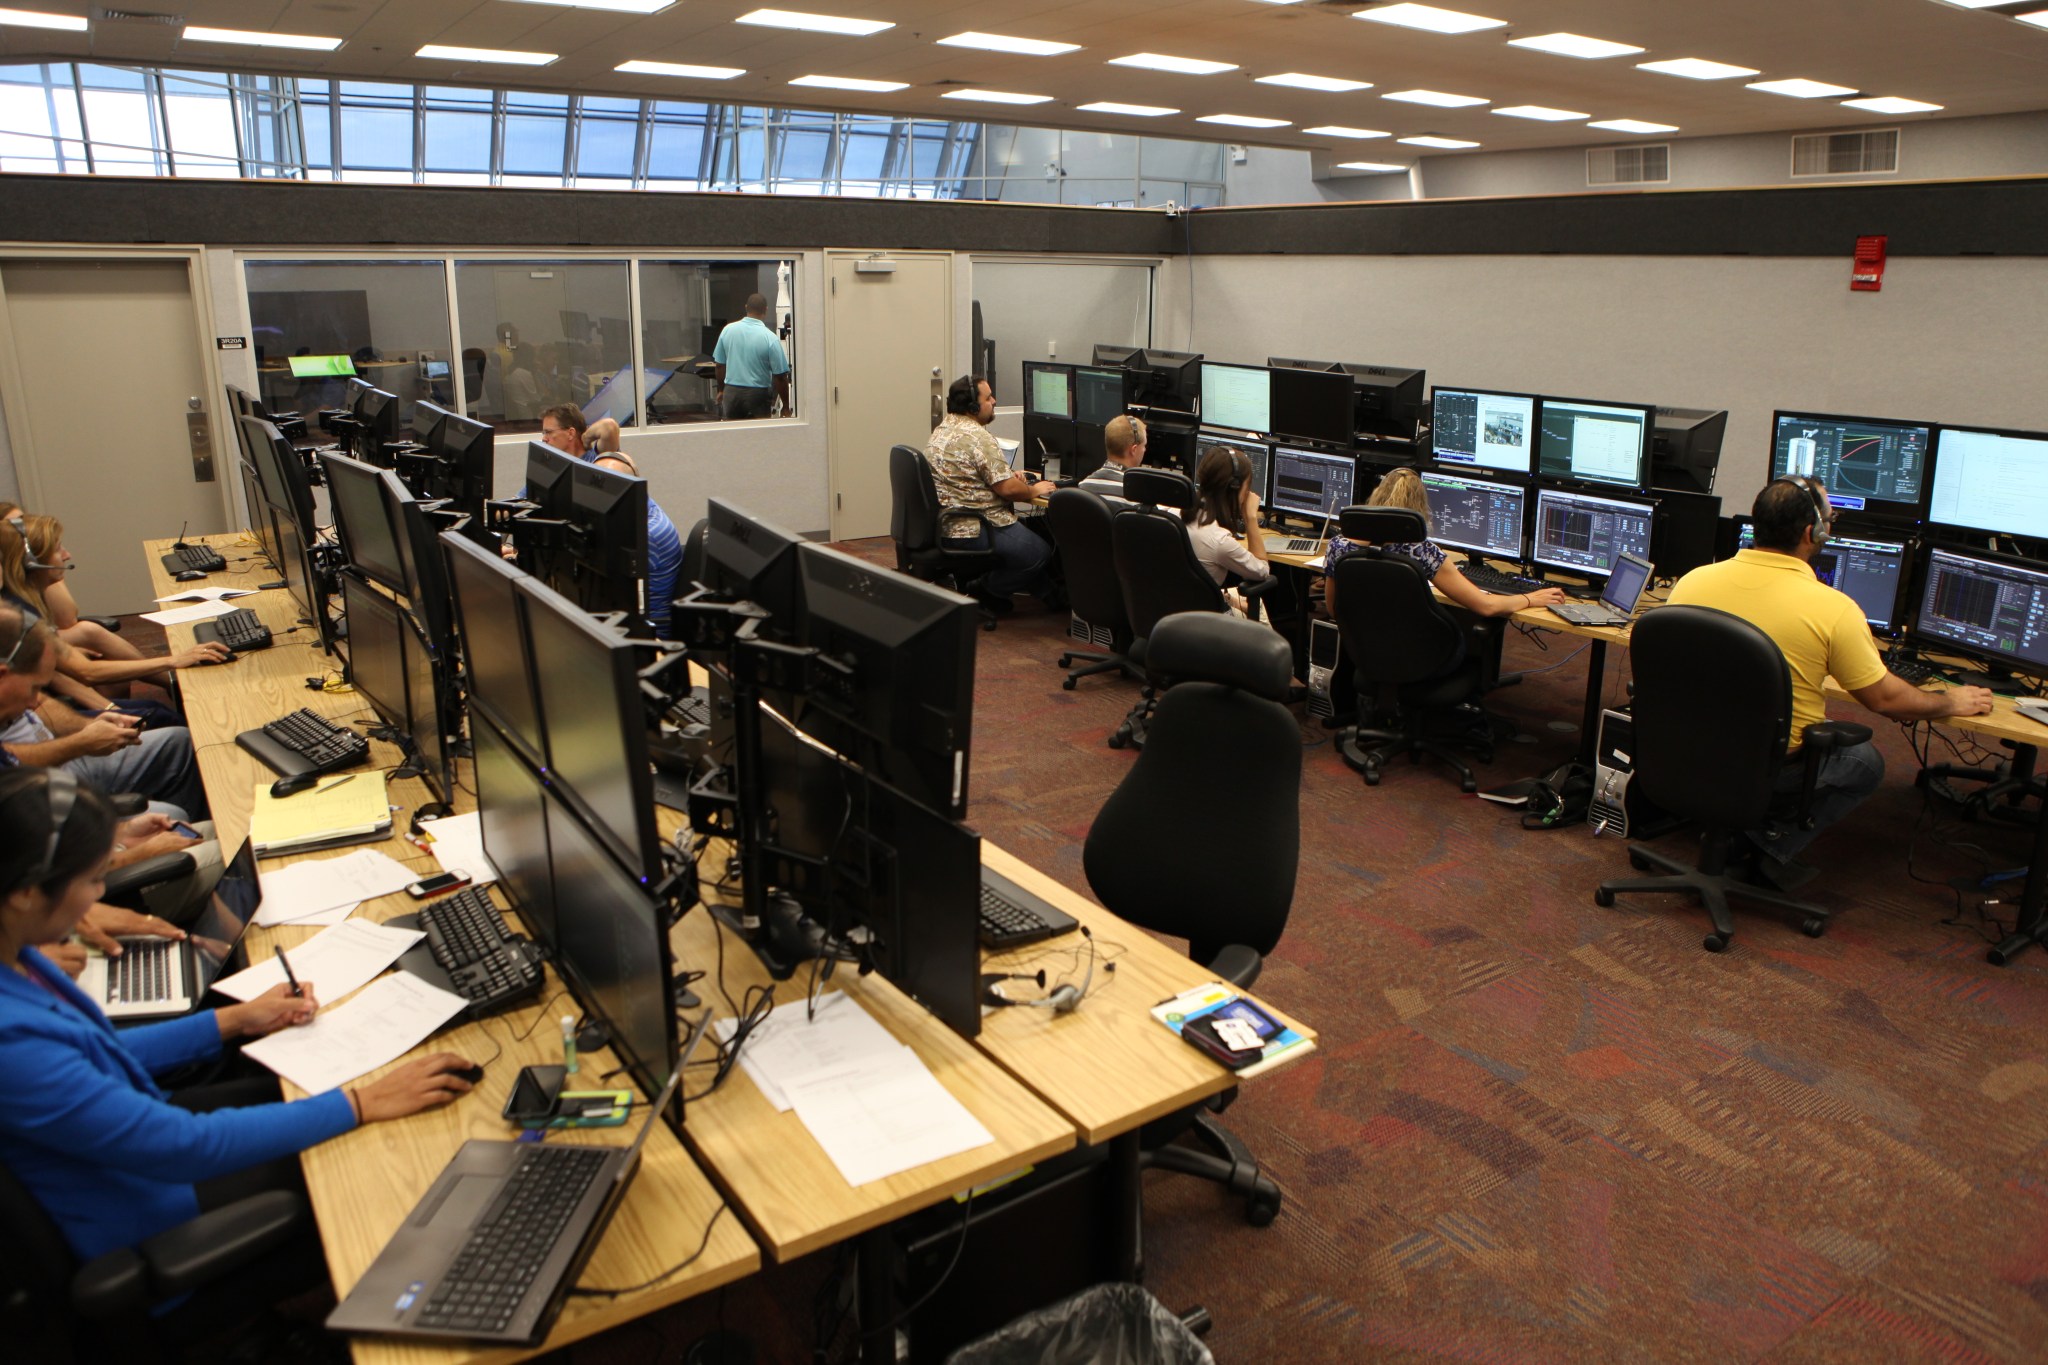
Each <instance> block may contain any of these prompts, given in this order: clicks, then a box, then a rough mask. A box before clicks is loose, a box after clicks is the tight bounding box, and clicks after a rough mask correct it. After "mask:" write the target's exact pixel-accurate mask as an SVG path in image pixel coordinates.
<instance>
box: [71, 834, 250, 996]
mask: <svg viewBox="0 0 2048 1365" xmlns="http://www.w3.org/2000/svg"><path fill="white" fill-rule="evenodd" d="M212 875H213V880H212V883H211V884H210V885H209V884H207V883H206V881H205V878H204V877H203V876H201V877H199V878H198V879H196V880H195V882H194V885H193V888H192V890H193V893H194V896H195V898H201V899H203V901H204V908H202V909H201V910H200V912H199V915H198V916H197V918H195V919H194V920H193V921H192V922H191V923H190V924H187V925H186V926H185V933H186V938H185V940H184V941H183V942H172V941H171V940H170V939H165V938H122V939H119V940H117V941H118V942H119V943H120V945H121V956H119V957H104V956H102V955H100V954H99V953H94V954H92V955H91V956H90V957H88V958H86V960H85V970H84V971H82V972H80V973H79V974H78V988H79V989H80V990H82V991H84V992H85V993H86V994H87V995H89V996H91V997H92V998H93V999H94V1000H95V1001H97V1002H98V1004H99V1007H100V1008H101V1009H103V1010H105V1011H106V1014H107V1017H108V1018H109V1019H111V1020H113V1021H114V1022H115V1023H116V1024H148V1023H155V1022H157V1021H160V1020H164V1019H176V1018H179V1017H180V1016H182V1015H186V1014H190V1013H191V1012H192V1011H193V1010H194V1009H197V1008H198V1006H199V1002H200V1001H201V1000H202V999H204V998H205V996H206V992H207V991H208V990H209V989H211V988H212V986H213V983H214V980H215V978H217V977H219V976H220V974H221V972H222V971H223V970H224V969H225V968H226V967H227V965H228V963H229V961H230V960H232V959H233V958H234V956H235V953H236V950H237V949H238V948H239V947H240V946H241V941H242V935H243V934H244V933H246V932H248V929H249V926H250V925H251V924H253V923H254V922H255V920H256V907H257V906H258V905H260V904H262V902H263V887H262V884H261V883H260V882H259V881H258V880H257V878H256V854H255V851H254V850H253V849H252V848H251V847H250V846H249V841H248V840H247V839H244V840H242V847H241V849H240V850H239V851H238V852H237V853H236V854H235V856H234V857H233V858H231V859H229V860H228V861H227V862H225V863H223V864H221V865H220V867H219V868H217V869H215V870H214V872H213V874H212Z"/></svg>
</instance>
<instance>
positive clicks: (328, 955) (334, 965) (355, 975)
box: [213, 919, 426, 1000]
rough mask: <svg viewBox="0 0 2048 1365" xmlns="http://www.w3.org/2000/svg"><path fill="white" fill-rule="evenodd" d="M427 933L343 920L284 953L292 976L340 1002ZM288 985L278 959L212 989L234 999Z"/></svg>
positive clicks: (227, 978)
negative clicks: (290, 964) (288, 959)
mask: <svg viewBox="0 0 2048 1365" xmlns="http://www.w3.org/2000/svg"><path fill="white" fill-rule="evenodd" d="M425 937H426V935H425V934H423V933H421V932H420V931H419V930H417V929H393V928H390V927H388V926H386V925H382V924H372V923H371V922H370V921H368V920H365V919H352V920H344V921H343V922H342V923H340V924H337V925H335V926H333V927H332V928H330V929H322V930H321V931H320V932H319V933H318V934H315V935H314V936H313V937H312V938H309V939H307V940H306V941H305V942H304V943H302V944H300V945H299V946H298V947H296V948H290V949H287V950H286V952H285V955H286V956H287V957H289V958H290V959H291V960H292V975H293V976H295V977H297V978H298V979H299V980H300V981H301V982H302V983H305V984H309V985H311V986H312V987H313V988H314V991H315V992H316V993H317V994H318V995H319V997H320V998H321V999H323V1000H339V999H341V998H342V997H343V996H345V995H347V994H349V993H350V992H351V991H354V990H357V989H358V988H360V987H361V986H362V985H363V984H364V983H366V982H368V981H370V980H371V979H373V978H374V977H375V976H376V975H377V973H379V972H381V971H383V970H384V969H385V968H386V967H389V966H390V965H391V964H392V963H394V962H396V961H398V958H399V954H401V953H403V952H404V951H405V950H406V949H407V948H410V947H412V945H413V944H415V943H418V942H419V941H420V940H421V939H423V938H425ZM284 983H285V976H284V966H283V964H282V963H280V962H279V961H278V960H277V958H276V957H274V956H273V957H271V958H269V959H268V960H266V961H263V962H259V963H257V964H256V965H255V966H253V967H250V968H248V969H247V970H245V971H239V972H236V973H235V974H234V975H233V976H227V977H222V978H221V979H220V980H218V981H216V982H214V983H213V988H214V989H215V990H217V991H219V992H220V993H221V994H222V995H226V996H232V997H233V998H234V999H236V1000H253V999H255V998H256V997H257V996H259V995H261V994H263V992H265V991H267V990H269V989H270V988H271V987H272V986H282V985H283V984H284Z"/></svg>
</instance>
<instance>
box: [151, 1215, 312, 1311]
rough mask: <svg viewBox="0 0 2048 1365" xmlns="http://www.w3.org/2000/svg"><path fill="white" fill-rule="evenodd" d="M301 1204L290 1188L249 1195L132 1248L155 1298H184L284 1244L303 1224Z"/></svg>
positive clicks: (306, 1217)
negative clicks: (145, 1269)
mask: <svg viewBox="0 0 2048 1365" xmlns="http://www.w3.org/2000/svg"><path fill="white" fill-rule="evenodd" d="M309 1216H310V1215H309V1214H308V1213H307V1210H306V1201H305V1200H303V1199H301V1198H300V1197H299V1196H298V1195H296V1194H293V1193H292V1192H291V1191H289V1190H271V1191H268V1192H266V1193H264V1194H252V1195H250V1196H249V1197H248V1198H247V1199H239V1200H237V1201H235V1202H234V1203H232V1204H229V1205H226V1206H225V1207H223V1208H218V1209H213V1210H211V1211H210V1212H207V1213H202V1214H200V1215H199V1216H198V1217H197V1218H194V1219H192V1220H191V1221H190V1222H187V1223H180V1224H179V1225H178V1226H177V1227H174V1228H172V1229H170V1231H168V1232H160V1233H158V1234H157V1235H156V1236H154V1237H152V1238H150V1239H149V1240H148V1241H146V1242H144V1243H142V1245H141V1246H140V1247H139V1248H137V1249H138V1250H139V1251H140V1252H141V1253H142V1258H143V1260H144V1261H145V1262H147V1263H148V1266H149V1280H150V1289H151V1292H152V1293H153V1294H154V1295H155V1296H156V1297H157V1298H159V1299H165V1298H170V1297H171V1296H173V1295H176V1294H189V1293H191V1292H192V1291H193V1290H195V1289H197V1288H199V1287H200V1286H201V1285H203V1284H206V1283H207V1282H209V1281H211V1280H217V1279H219V1278H220V1277H221V1276H223V1275H226V1274H229V1273H230V1272H232V1271H236V1270H240V1269H241V1268H242V1267H243V1266H246V1265H249V1264H251V1263H253V1262H254V1261H256V1260H257V1259H258V1258H260V1257H262V1256H264V1255H265V1254H267V1253H269V1252H271V1251H273V1250H275V1249H277V1248H278V1247H281V1246H283V1245H284V1244H285V1243H286V1242H288V1241H290V1240H291V1239H292V1238H293V1237H294V1236H296V1235H297V1234H298V1233H299V1231H300V1229H302V1228H304V1227H305V1226H306V1225H307V1220H308V1218H309Z"/></svg>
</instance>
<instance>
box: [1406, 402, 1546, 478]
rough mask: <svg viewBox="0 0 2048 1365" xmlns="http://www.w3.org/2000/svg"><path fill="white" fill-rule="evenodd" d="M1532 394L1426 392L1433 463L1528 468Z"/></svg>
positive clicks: (1506, 471)
mask: <svg viewBox="0 0 2048 1365" xmlns="http://www.w3.org/2000/svg"><path fill="white" fill-rule="evenodd" d="M1535 441H1536V395H1534V394H1531V393H1487V392H1483V391H1482V390H1479V389H1446V388H1437V389H1434V390H1432V391H1431V392H1430V419H1429V444H1430V450H1431V452H1432V453H1433V454H1434V455H1435V456H1436V460H1437V463H1438V464H1452V465H1470V466H1473V467H1474V468H1478V469H1497V470H1499V471H1500V472H1501V473H1503V474H1523V475H1526V474H1528V473H1530V472H1531V470H1532V468H1533V466H1534V463H1535V461H1534V458H1533V457H1532V455H1531V453H1530V452H1531V451H1533V450H1534V449H1535Z"/></svg>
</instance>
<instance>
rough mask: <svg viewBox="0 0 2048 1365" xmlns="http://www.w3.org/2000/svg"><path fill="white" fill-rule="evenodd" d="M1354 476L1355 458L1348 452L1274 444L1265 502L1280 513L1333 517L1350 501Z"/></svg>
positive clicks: (1332, 518) (1355, 469)
mask: <svg viewBox="0 0 2048 1365" xmlns="http://www.w3.org/2000/svg"><path fill="white" fill-rule="evenodd" d="M1357 477H1358V461H1357V460H1355V459H1353V458H1352V457H1351V456H1349V455H1332V454H1329V453H1328V452H1326V451H1320V450H1300V449H1297V448H1295V447H1293V446H1280V445H1276V446H1274V447H1273V475H1272V479H1271V483H1272V489H1271V493H1272V496H1271V497H1269V498H1267V499H1266V505H1267V506H1269V507H1271V508H1272V509H1273V510H1274V511H1275V512H1276V513H1280V514H1283V515H1288V516H1296V517H1313V518H1319V519H1322V520H1325V521H1328V520H1334V519H1335V517H1336V515H1337V513H1339V512H1341V511H1343V510H1344V509H1345V508H1346V507H1349V506H1350V505H1351V503H1352V486H1353V483H1354V482H1355V480H1356V479H1357Z"/></svg>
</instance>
